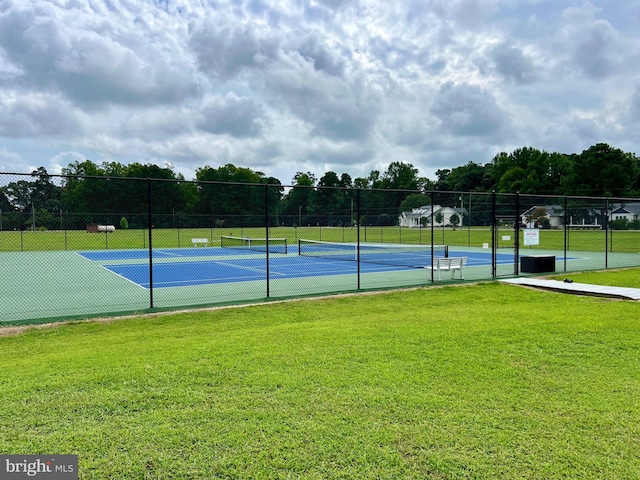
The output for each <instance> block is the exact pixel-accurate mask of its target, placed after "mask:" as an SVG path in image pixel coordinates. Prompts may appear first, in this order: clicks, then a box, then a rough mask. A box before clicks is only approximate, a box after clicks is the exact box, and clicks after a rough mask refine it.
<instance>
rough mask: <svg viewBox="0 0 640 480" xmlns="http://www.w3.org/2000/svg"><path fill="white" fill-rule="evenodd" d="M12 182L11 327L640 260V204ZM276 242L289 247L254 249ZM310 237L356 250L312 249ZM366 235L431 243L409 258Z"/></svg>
mask: <svg viewBox="0 0 640 480" xmlns="http://www.w3.org/2000/svg"><path fill="white" fill-rule="evenodd" d="M0 188H1V190H0V295H1V296H0V298H1V300H0V302H1V303H0V323H2V324H9V323H25V322H40V321H43V320H51V319H56V318H74V317H86V316H96V315H105V314H122V313H127V312H140V311H150V310H151V311H153V310H161V309H176V308H189V307H196V306H205V305H207V306H208V305H223V304H234V303H252V302H258V301H264V300H270V299H282V298H292V297H302V296H314V295H324V294H327V293H339V292H351V291H363V290H373V289H386V288H398V287H411V286H421V285H430V284H433V283H435V282H437V281H438V279H439V278H440V279H442V281H444V282H447V281H461V280H460V277H462V276H463V278H464V281H477V280H486V279H492V278H497V277H501V276H517V275H528V274H530V273H531V272H528V271H525V272H523V271H522V265H523V264H522V258H523V257H547V258H549V257H553V262H554V270H555V271H557V272H571V271H581V270H593V269H604V268H621V267H633V266H640V220H639V219H638V216H637V213H634V212H640V208H637V207H640V199H638V198H596V197H568V196H562V197H557V196H556V197H551V196H536V195H520V194H517V193H509V194H505V193H495V192H490V193H484V192H441V191H432V192H420V191H408V190H373V189H369V190H368V189H356V188H335V187H332V188H322V187H300V186H283V185H270V184H233V183H216V182H195V181H194V182H188V181H184V180H180V181H178V180H167V179H162V180H160V179H139V178H105V177H64V176H55V175H51V176H48V177H47V178H45V179H43V178H41V177H37V176H32V175H28V174H17V173H0ZM409 199H410V200H411V202H409ZM222 237H235V238H240V239H247V242H246V245H242V242H237V241H236V242H231V243H229V242H228V244H227V246H223V245H221V238H222ZM270 239H273V242H271V243H274V244H275V243H278V244H279V245H283V244H286V245H287V248H286V251H285V250H283V249H282V247H279V248H275V249H271V248H263V249H260V248H257V249H256V248H249V246H250V245H252V246H254V247H256V246H257V247H259V246H260V245H267V244H269V242H270ZM276 239H277V241H276ZM301 239H306V240H315V241H322V242H332V243H342V244H351V245H355V250H354V252H355V253H354V256H353V259H352V261H344V259H333V260H331V259H329V260H328V259H326V258H323V257H322V256H320V255H317V256H300V255H298V253H297V248H296V245H297V243H298V241H299V240H301ZM230 244H231V245H233V246H232V247H230V246H229V245H230ZM365 244H366V245H368V244H376V245H381V246H385V245H386V246H397V245H422V246H424V247H425V248H424V249H422V248H419V249H416V252H417V251H418V250H422V252H421V253H416V259H415V262H414V263H415V265H413V268H412V267H408V266H403V267H394V266H389V265H379V264H376V263H375V262H371V261H368V260H370V259H368V258H363V257H362V256H361V251H362V248H363V246H364V245H365ZM439 246H446V247H447V251H448V255H449V256H451V257H463V258H465V261H466V263H465V266H464V272H463V275H460V276H455V279H452V277H453V275H449V274H448V273H449V272H444V273H445V274H444V275H442V273H443V272H437V271H436V270H435V269H434V268H433V267H434V265H435V263H434V259H435V257H436V256H437V255H438V252H439V251H440V250H439ZM234 247H235V248H234ZM244 247H246V248H244ZM408 250H411V249H408ZM400 251H401V250H398V249H396V250H395V252H396V253H395V254H398V255H399V253H398V252H400ZM411 251H413V250H411ZM425 252H426V253H425ZM391 255H393V253H391ZM403 255H404V253H403Z"/></svg>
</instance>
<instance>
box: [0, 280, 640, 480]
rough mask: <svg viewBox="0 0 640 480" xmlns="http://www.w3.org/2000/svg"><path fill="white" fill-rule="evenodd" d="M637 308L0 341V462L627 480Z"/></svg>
mask: <svg viewBox="0 0 640 480" xmlns="http://www.w3.org/2000/svg"><path fill="white" fill-rule="evenodd" d="M627 272H633V273H631V274H630V275H635V276H637V275H638V273H639V271H638V270H637V269H636V270H629V271H625V273H624V275H628V273H627ZM616 273H618V272H611V274H613V275H615V274H616ZM607 282H609V283H611V284H616V278H615V277H613V278H608V279H607ZM639 309H640V305H639V304H638V303H635V302H628V301H610V300H604V299H599V298H585V297H578V296H570V295H562V294H558V293H548V292H541V291H534V290H530V289H525V288H521V287H516V286H510V285H503V284H499V283H486V284H479V285H469V286H456V287H441V288H433V289H416V290H412V291H401V292H387V293H381V294H375V295H360V296H344V297H334V298H327V299H317V300H307V301H297V302H288V303H280V304H270V305H262V306H251V307H244V308H229V309H220V310H213V311H202V312H189V313H181V314H173V315H167V316H157V317H150V318H149V317H140V318H132V319H122V320H118V321H114V322H106V323H101V322H95V321H94V322H89V323H77V324H68V325H59V326H56V327H52V328H45V329H34V330H28V331H26V332H23V333H21V334H17V335H10V336H4V337H1V338H0V351H2V356H0V382H1V383H2V386H3V388H2V389H1V390H0V401H1V403H2V415H0V450H1V451H3V452H5V453H23V454H27V453H34V454H35V453H52V452H55V453H73V454H77V455H79V462H80V478H96V479H102V478H162V479H165V478H166V479H168V478H174V479H177V478H202V479H211V478H238V479H240V478H255V479H273V478H305V479H331V478H342V479H350V478H354V479H356V478H357V479H361V478H378V479H398V478H403V479H404V478H407V479H445V478H446V479H458V478H460V479H462V478H465V479H466V478H482V479H485V478H486V479H521V478H531V479H540V478H545V479H554V478H586V479H604V478H609V479H620V478H640V462H639V461H638V452H639V451H640V368H638V363H639V361H640V352H639V350H638V345H639V344H640V315H639V313H640V310H639ZM0 332H2V330H0ZM5 332H8V330H5Z"/></svg>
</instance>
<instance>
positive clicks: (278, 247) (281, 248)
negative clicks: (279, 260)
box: [220, 235, 287, 253]
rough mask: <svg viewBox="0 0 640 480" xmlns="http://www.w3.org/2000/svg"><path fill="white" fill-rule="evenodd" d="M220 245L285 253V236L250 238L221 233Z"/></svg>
mask: <svg viewBox="0 0 640 480" xmlns="http://www.w3.org/2000/svg"><path fill="white" fill-rule="evenodd" d="M220 246H221V247H223V248H235V249H240V250H253V251H256V252H267V251H269V253H287V239H286V238H269V239H267V238H250V237H231V236H227V235H222V236H221V237H220Z"/></svg>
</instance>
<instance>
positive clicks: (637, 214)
mask: <svg viewBox="0 0 640 480" xmlns="http://www.w3.org/2000/svg"><path fill="white" fill-rule="evenodd" d="M639 219H640V203H627V204H626V205H618V206H614V207H613V209H612V210H611V213H610V214H609V220H612V221H613V220H627V221H629V222H633V221H634V220H639Z"/></svg>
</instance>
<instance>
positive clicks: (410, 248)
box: [298, 239, 449, 268]
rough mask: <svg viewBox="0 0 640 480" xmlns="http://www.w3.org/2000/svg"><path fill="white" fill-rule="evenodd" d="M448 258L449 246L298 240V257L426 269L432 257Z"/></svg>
mask: <svg viewBox="0 0 640 480" xmlns="http://www.w3.org/2000/svg"><path fill="white" fill-rule="evenodd" d="M432 252H433V256H434V257H440V258H443V257H448V256H449V247H448V246H447V245H413V244H384V243H360V244H357V243H338V242H324V241H318V240H304V239H300V240H298V254H299V255H303V256H307V257H318V258H327V259H330V260H346V261H354V262H355V261H358V258H359V259H360V261H361V262H365V263H378V264H382V265H393V266H398V267H413V268H424V267H425V266H429V265H431V255H432Z"/></svg>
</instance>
